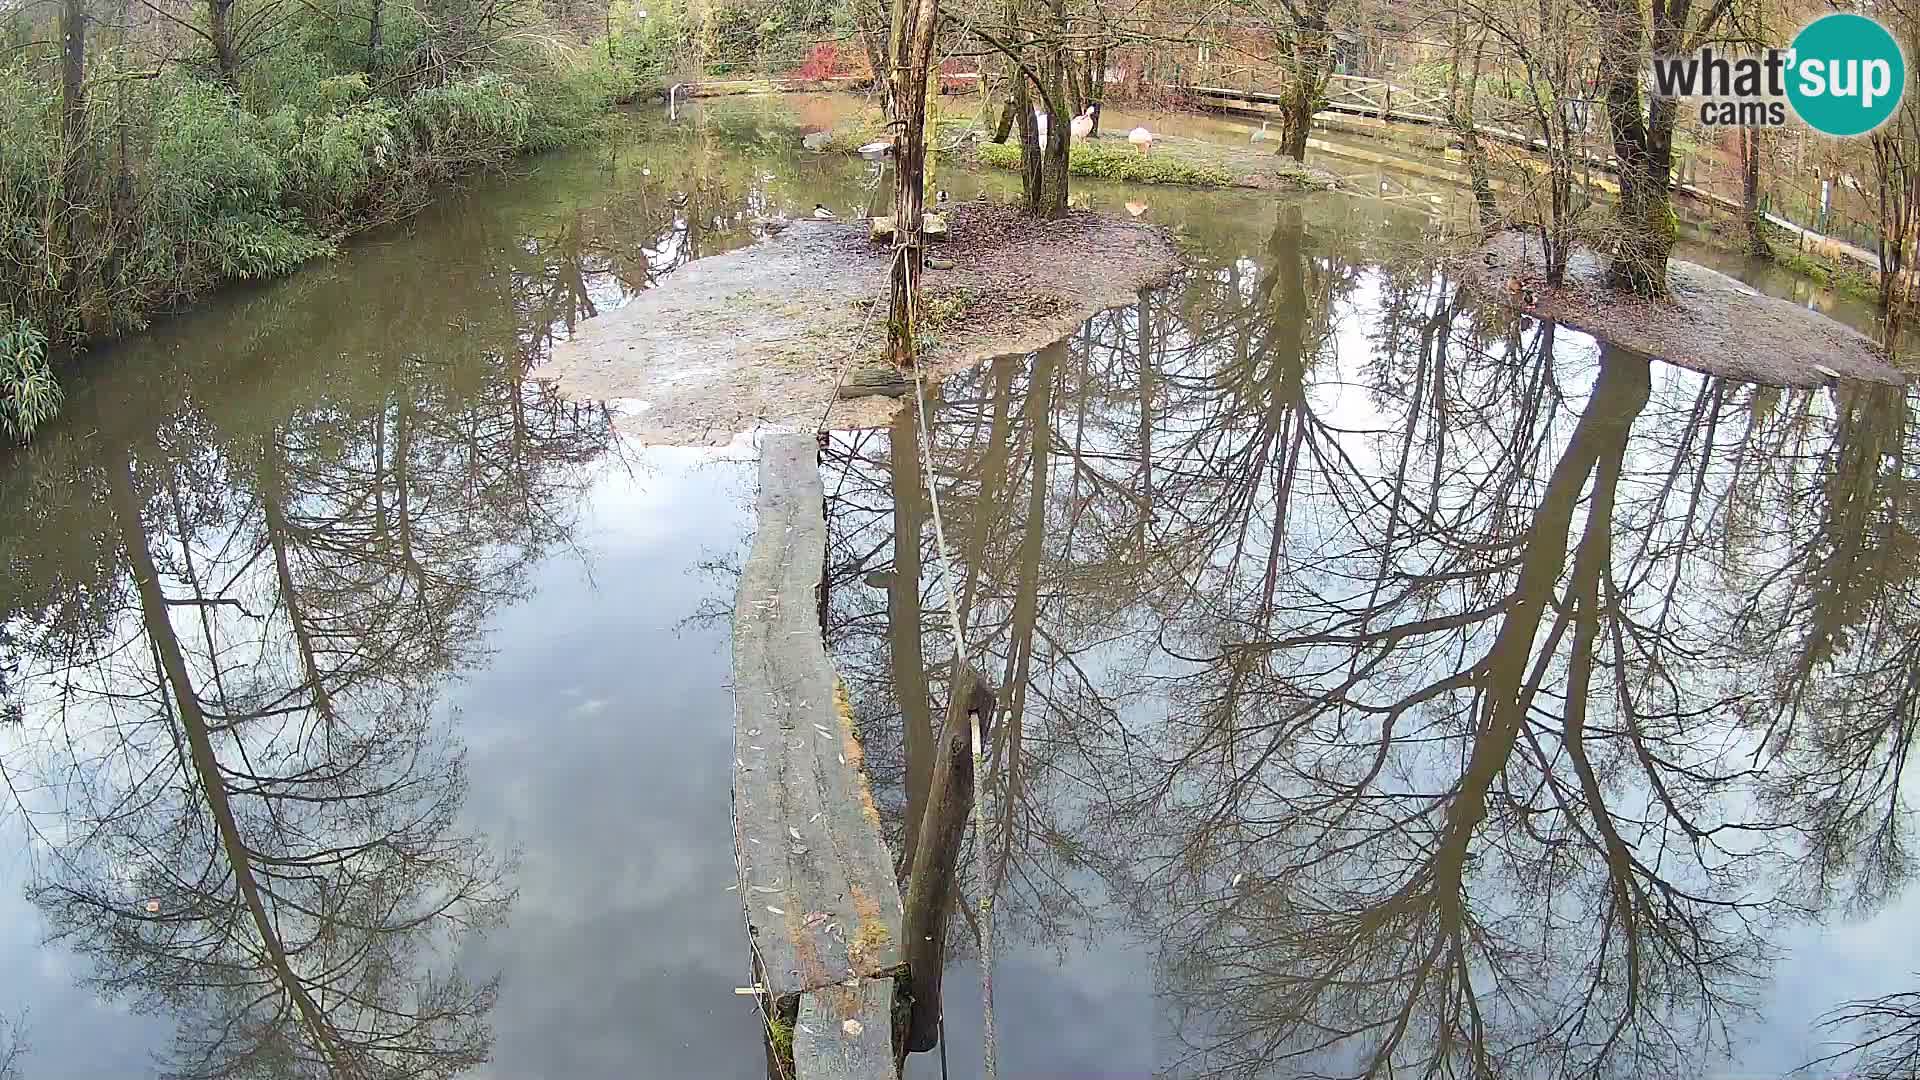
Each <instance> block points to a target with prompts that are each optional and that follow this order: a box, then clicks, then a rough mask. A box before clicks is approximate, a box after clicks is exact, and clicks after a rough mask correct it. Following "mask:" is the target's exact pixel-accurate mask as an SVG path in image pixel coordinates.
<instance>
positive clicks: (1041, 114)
mask: <svg viewBox="0 0 1920 1080" xmlns="http://www.w3.org/2000/svg"><path fill="white" fill-rule="evenodd" d="M1033 126H1034V130H1036V131H1038V132H1039V133H1040V136H1039V142H1040V145H1041V146H1045V145H1047V110H1045V109H1035V110H1033Z"/></svg>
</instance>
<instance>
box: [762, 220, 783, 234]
mask: <svg viewBox="0 0 1920 1080" xmlns="http://www.w3.org/2000/svg"><path fill="white" fill-rule="evenodd" d="M788 224H789V222H788V221H787V219H786V218H783V217H770V218H762V219H761V220H760V231H761V232H762V233H764V234H766V235H767V236H779V235H780V234H781V233H783V232H786V231H787V225H788Z"/></svg>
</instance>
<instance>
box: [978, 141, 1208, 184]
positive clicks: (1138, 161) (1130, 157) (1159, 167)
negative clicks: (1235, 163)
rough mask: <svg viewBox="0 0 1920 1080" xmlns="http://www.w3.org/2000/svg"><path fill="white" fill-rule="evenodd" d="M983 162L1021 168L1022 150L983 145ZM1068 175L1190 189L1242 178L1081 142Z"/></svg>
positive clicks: (1175, 160) (1168, 157)
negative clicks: (1180, 186) (1178, 186)
mask: <svg viewBox="0 0 1920 1080" xmlns="http://www.w3.org/2000/svg"><path fill="white" fill-rule="evenodd" d="M979 153H980V160H981V161H982V162H983V163H985V164H988V165H991V166H993V167H994V168H996V169H1018V168H1019V167H1020V148H1019V147H1018V146H1015V145H1013V144H1012V143H983V144H982V145H981V146H980V151H979ZM1067 172H1068V173H1070V174H1071V175H1074V176H1088V177H1093V178H1095V179H1098V180H1122V181H1126V182H1128V183H1133V184H1183V185H1186V186H1188V187H1235V186H1238V185H1239V184H1240V182H1241V181H1240V179H1239V178H1238V177H1236V176H1235V175H1234V174H1233V173H1231V172H1229V171H1228V170H1226V169H1223V168H1221V167H1220V166H1217V165H1207V164H1202V163H1199V162H1194V161H1188V160H1185V159H1183V158H1178V157H1174V156H1172V155H1170V154H1167V153H1164V152H1162V153H1159V154H1143V153H1141V152H1140V151H1138V150H1135V149H1134V148H1133V147H1131V146H1128V147H1125V148H1124V149H1123V148H1121V147H1118V146H1109V145H1106V144H1104V143H1098V142H1093V143H1079V144H1077V145H1075V146H1074V147H1073V149H1072V150H1070V151H1068V154H1067Z"/></svg>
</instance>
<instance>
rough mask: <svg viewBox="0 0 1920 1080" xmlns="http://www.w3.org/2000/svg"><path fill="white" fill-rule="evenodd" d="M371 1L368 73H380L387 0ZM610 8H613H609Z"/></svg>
mask: <svg viewBox="0 0 1920 1080" xmlns="http://www.w3.org/2000/svg"><path fill="white" fill-rule="evenodd" d="M370 3H371V4H372V8H371V9H370V10H369V12H368V15H367V74H368V75H378V74H379V73H380V46H381V44H382V41H381V26H380V17H381V15H382V14H383V11H382V8H383V7H384V5H385V0H370ZM608 10H612V9H611V8H609V9H608ZM608 40H609V41H611V40H612V35H608Z"/></svg>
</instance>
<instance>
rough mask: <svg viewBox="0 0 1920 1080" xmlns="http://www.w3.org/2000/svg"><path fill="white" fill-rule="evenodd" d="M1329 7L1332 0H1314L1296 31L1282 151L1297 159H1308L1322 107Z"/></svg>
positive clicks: (1282, 127) (1282, 114) (1283, 110)
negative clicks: (1315, 120)
mask: <svg viewBox="0 0 1920 1080" xmlns="http://www.w3.org/2000/svg"><path fill="white" fill-rule="evenodd" d="M1329 7H1330V3H1329V0H1314V3H1313V4H1312V5H1310V6H1309V7H1308V8H1307V9H1305V10H1303V11H1302V12H1301V13H1300V22H1299V25H1297V26H1296V27H1295V28H1294V31H1293V47H1292V49H1291V52H1292V64H1291V65H1290V69H1289V70H1288V71H1287V73H1286V83H1287V85H1286V95H1285V103H1284V104H1282V105H1281V107H1280V153H1281V154H1283V155H1285V156H1287V157H1290V158H1292V159H1293V160H1295V161H1305V160H1307V137H1308V136H1309V135H1311V134H1312V132H1313V114H1314V113H1317V112H1319V111H1320V97H1321V95H1322V94H1323V93H1324V92H1325V90H1326V84H1327V73H1328V60H1329V59H1330V58H1331V57H1332V55H1333V53H1332V50H1331V49H1329V48H1328V47H1327V12H1328V9H1329Z"/></svg>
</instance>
